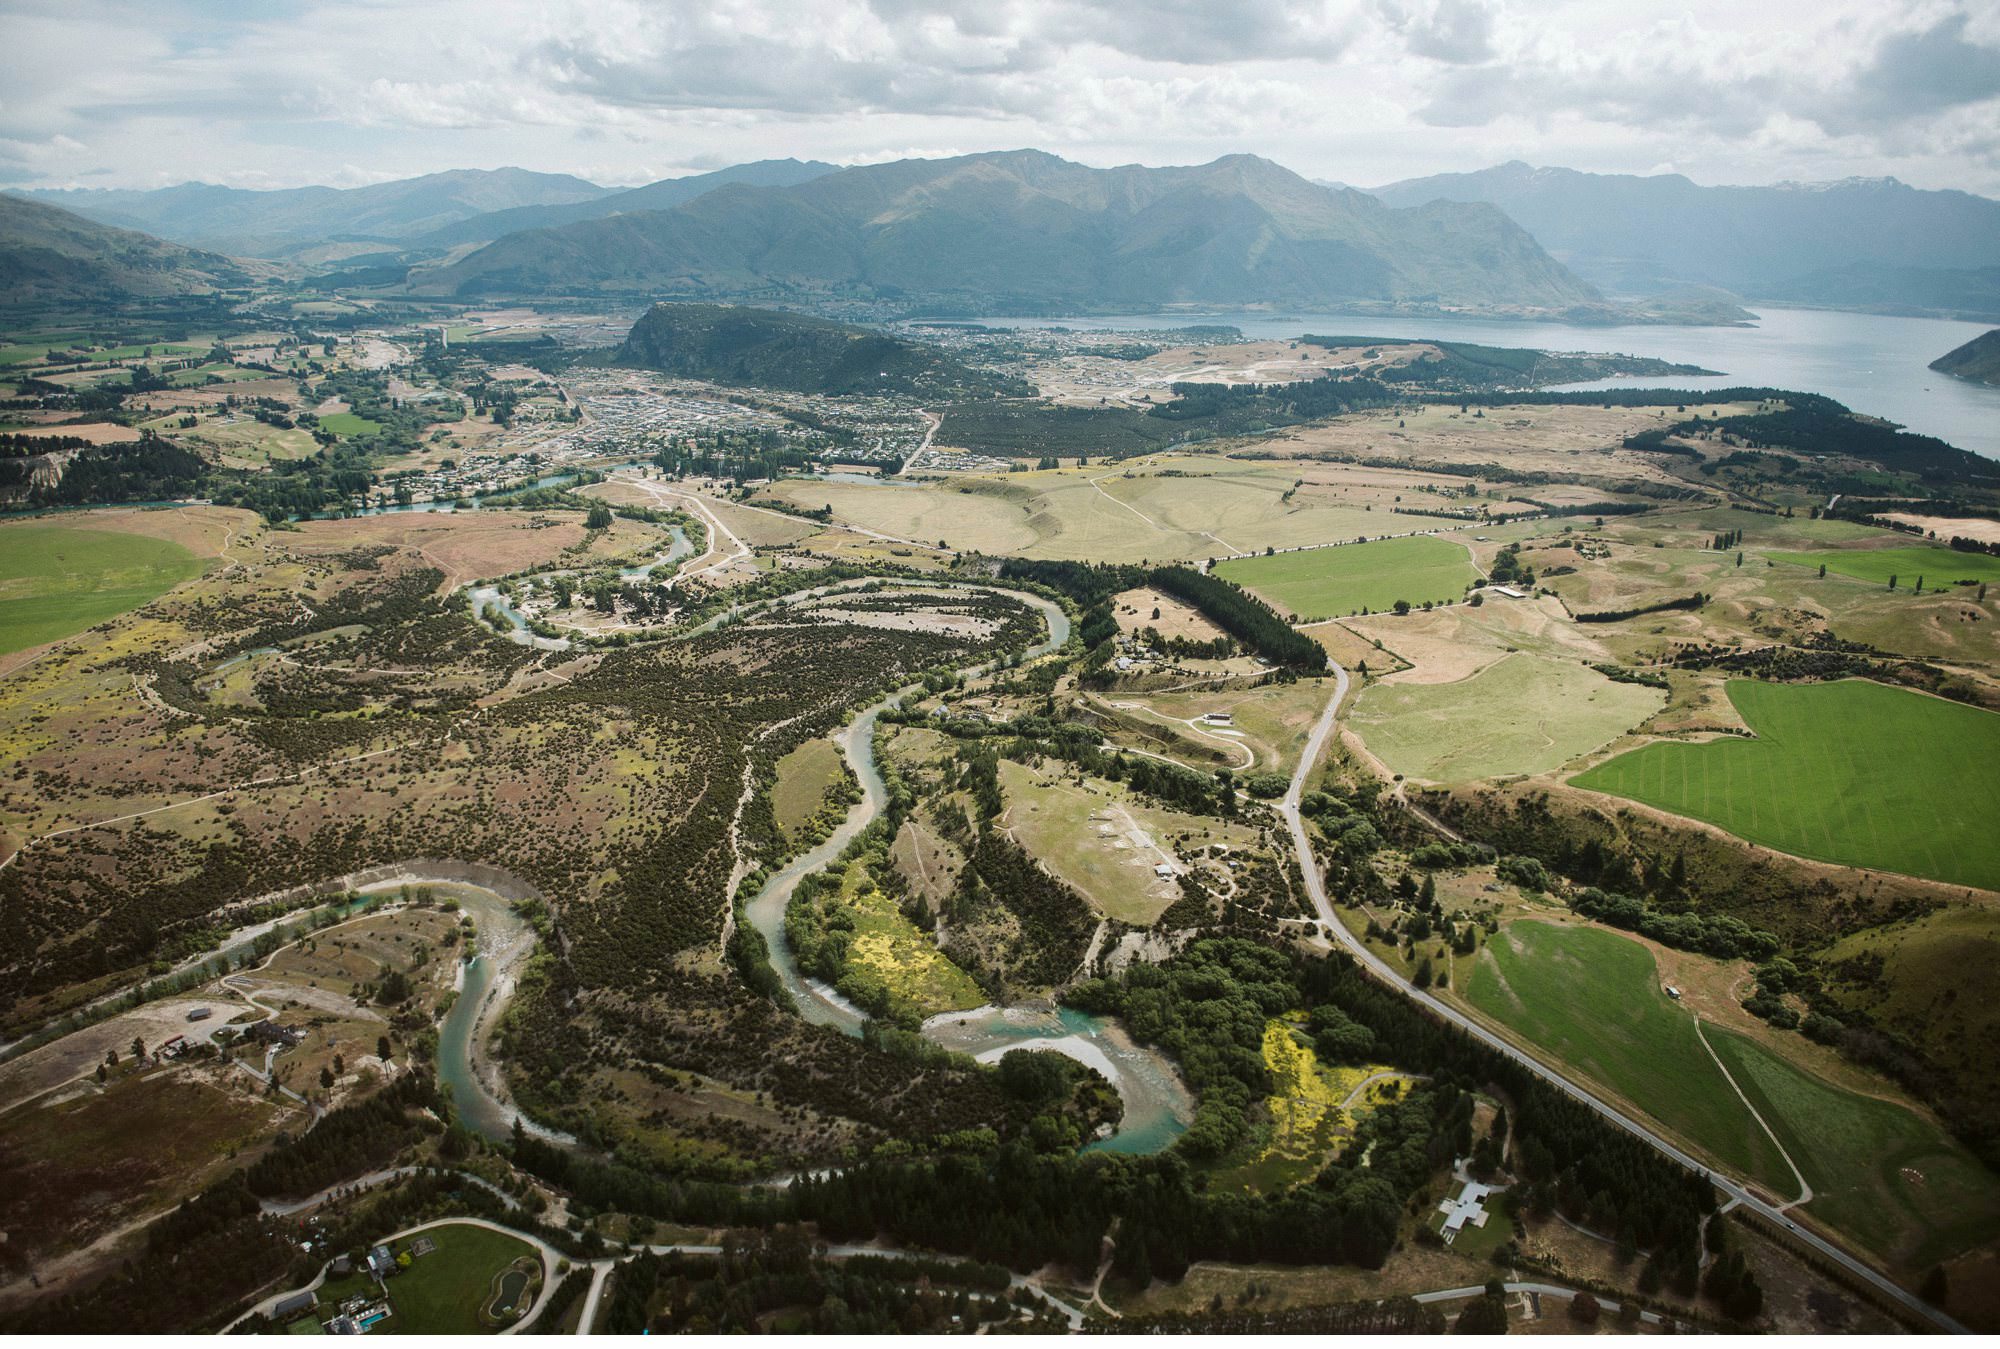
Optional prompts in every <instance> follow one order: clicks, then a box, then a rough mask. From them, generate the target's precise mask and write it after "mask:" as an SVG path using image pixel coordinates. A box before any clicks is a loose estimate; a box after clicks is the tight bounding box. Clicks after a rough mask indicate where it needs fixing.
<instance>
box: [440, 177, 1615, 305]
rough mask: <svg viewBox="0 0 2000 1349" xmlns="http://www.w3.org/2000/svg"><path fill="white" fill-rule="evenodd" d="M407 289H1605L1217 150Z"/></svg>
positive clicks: (1149, 292) (652, 232)
mask: <svg viewBox="0 0 2000 1349" xmlns="http://www.w3.org/2000/svg"><path fill="white" fill-rule="evenodd" d="M411 283H412V286H413V288H414V289H416V290H417V291H419V292H420V293H426V294H433V295H451V296H467V297H470V296H481V295H494V294H502V293H509V294H524V293H525V294H536V293H541V294H581V293H624V294H630V293H638V294H662V293H665V294H672V295H679V296H687V297H690V298H708V297H717V296H725V295H728V296H754V295H759V294H777V295H785V296H788V297H791V298H794V299H798V298H805V299H812V298H821V299H834V298H854V299H865V300H872V301H888V302H892V303H900V304H903V305H905V306H908V307H921V308H929V309H932V310H933V311H937V312H944V311H951V310H960V311H963V312H988V313H991V312H1005V311H1009V310H1012V311H1015V312H1048V311H1050V310H1072V311H1074V310H1083V311H1089V310H1097V311H1100V312H1108V311H1112V310H1118V309H1148V308H1153V307H1157V306H1166V305H1195V306H1200V305H1214V306H1243V305H1262V304H1269V305H1280V306H1299V307H1309V308H1310V307H1320V308H1325V307H1333V306H1357V305H1358V306H1362V307H1378V308H1384V309H1404V310H1413V311H1414V310H1432V311H1435V310H1443V309H1456V310H1479V311H1485V312H1494V313H1501V312H1506V313H1514V314H1520V315H1525V316H1545V317H1554V316H1559V315H1560V316H1564V317H1588V316H1591V315H1593V314H1598V313H1601V312H1603V311H1604V309H1605V306H1604V304H1603V300H1602V297H1601V296H1600V295H1599V294H1598V293H1597V291H1596V290H1595V289H1594V288H1593V287H1591V286H1590V285H1588V284H1586V283H1585V282H1583V281H1580V280H1579V279H1578V278H1577V277H1576V276H1574V275H1573V274H1571V273H1570V272H1569V271H1568V270H1567V269H1566V268H1564V267H1563V266H1562V265H1561V264H1560V263H1558V262H1556V261H1555V260H1554V259H1552V258H1551V257H1549V255H1548V254H1547V253H1546V252H1544V251H1543V250H1542V248H1541V247H1540V246H1539V245H1538V244H1536V242H1535V241H1534V240H1533V239H1532V238H1531V237H1529V235H1528V234H1527V232H1526V231H1524V230H1522V229H1521V228H1520V227H1519V226H1517V225H1515V224H1514V222H1512V221H1511V220H1509V219H1507V217H1506V216H1505V215H1504V214H1503V213H1502V212H1500V211H1498V210H1496V209H1494V208H1492V207H1490V206H1484V205H1460V204H1456V203H1449V202H1441V203H1433V204H1428V205H1424V206H1419V207H1415V208H1411V209H1397V208H1391V207H1388V206H1386V205H1384V204H1383V203H1382V202H1380V201H1378V200H1376V199H1375V198H1373V197H1371V196H1369V195H1367V194H1365V193H1362V192H1356V191H1352V190H1335V189H1329V188H1325V187H1321V186H1319V185H1317V184H1314V183H1311V182H1308V181H1307V180H1306V179H1304V178H1301V177H1299V176H1298V175H1297V174H1295V173H1292V172H1290V171H1289V170H1287V169H1284V168H1281V167H1279V166H1278V165H1276V164H1273V163H1271V162H1270V161H1268V160H1264V159H1259V158H1256V157H1255V156H1251V155H1231V156H1228V157H1225V158H1223V159H1218V160H1216V161H1215V162H1213V163H1211V164H1203V165H1199V166H1195V167H1188V168H1144V167H1139V166H1127V167H1123V168H1115V169H1093V168H1089V167H1086V166H1084V165H1081V164H1074V163H1070V162H1069V161H1067V160H1063V159H1059V158H1057V157H1056V156H1054V155H1050V154H1044V153H1042V152H1040V151H1033V150H1023V151H1008V152H1000V153H992V154H979V155H965V156H961V157H957V158H951V159H934V160H900V161H897V162H895V163H889V164H877V165H869V166H865V167H860V168H851V169H844V170H841V171H839V172H837V173H828V174H823V175H821V176H818V177H815V178H812V179H811V180H810V181H807V182H803V183H800V184H797V185H795V186H790V187H751V186H746V185H742V184H732V185H728V186H723V187H719V188H716V189H715V190H713V191H710V192H707V193H705V194H703V195H701V196H698V197H695V198H694V199H692V200H690V201H687V202H684V203H682V204H680V205H677V206H675V207H673V208H672V209H669V210H663V211H644V212H631V213H627V214H622V215H617V216H612V217H610V218H607V219H601V220H587V221H581V222H578V223H575V224H569V225H563V226H559V227H556V228H551V229H541V230H530V231H527V232H524V233H518V234H510V235H507V236H505V237H503V238H500V239H498V240H496V241H494V242H493V243H491V244H489V245H487V246H486V247H484V248H482V249H480V250H478V251H476V252H474V253H472V254H470V255H469V256H467V257H464V258H462V259H460V260H457V261H455V262H451V263H449V264H448V265H444V266H441V267H437V268H434V269H431V270H428V271H422V272H418V273H415V274H413V275H412V277H411Z"/></svg>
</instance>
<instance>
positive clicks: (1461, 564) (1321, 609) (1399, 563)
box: [1215, 535, 1476, 622]
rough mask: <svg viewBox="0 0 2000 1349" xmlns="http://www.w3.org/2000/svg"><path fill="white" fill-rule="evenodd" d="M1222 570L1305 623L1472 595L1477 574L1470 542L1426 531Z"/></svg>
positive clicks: (1241, 561) (1247, 560)
mask: <svg viewBox="0 0 2000 1349" xmlns="http://www.w3.org/2000/svg"><path fill="white" fill-rule="evenodd" d="M1215 574H1216V575H1218V576H1221V577H1223V578H1225V579H1227V580H1230V581H1234V582H1235V583H1236V584H1238V585H1240V586H1243V587H1244V588H1245V589H1248V590H1252V591H1255V592H1256V593H1257V594H1259V595H1261V596H1263V597H1264V598H1265V599H1267V600H1269V601H1270V602H1271V603H1272V604H1273V605H1274V606H1276V607H1277V608H1278V610H1279V611H1280V612H1285V613H1292V614H1296V615H1298V617H1299V618H1300V620H1302V621H1308V622H1309V621H1311V620H1313V619H1320V618H1339V617H1342V616H1344V615H1347V614H1354V613H1359V612H1360V611H1361V610H1363V609H1368V610H1378V609H1388V608H1391V607H1393V606H1394V605H1395V603H1396V601H1397V600H1408V601H1409V602H1410V603H1411V604H1422V603H1423V602H1424V601H1426V600H1433V601H1449V600H1456V599H1459V598H1460V597H1461V596H1463V595H1464V594H1465V587H1466V586H1467V584H1469V583H1470V582H1471V581H1472V580H1473V578H1474V576H1475V575H1476V573H1475V572H1474V571H1473V568H1472V561H1471V558H1470V556H1469V555H1468V554H1467V553H1466V550H1465V545H1464V544H1462V543H1455V542H1453V541H1451V540H1450V539H1440V538H1434V537H1431V536H1429V535H1420V536H1416V537H1413V538H1407V539H1377V540H1375V542H1373V543H1349V544H1342V545H1340V546H1339V547H1337V548H1312V549H1308V550H1306V551H1304V552H1298V553H1276V554H1273V555H1271V556H1269V557H1235V558H1230V559H1229V560H1228V561H1226V562H1218V563H1217V564H1216V566H1215Z"/></svg>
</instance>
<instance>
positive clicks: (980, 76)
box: [0, 0, 2000, 197]
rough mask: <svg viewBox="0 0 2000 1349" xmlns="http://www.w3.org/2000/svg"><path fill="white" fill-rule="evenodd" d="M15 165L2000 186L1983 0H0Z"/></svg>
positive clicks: (268, 183)
mask: <svg viewBox="0 0 2000 1349" xmlns="http://www.w3.org/2000/svg"><path fill="white" fill-rule="evenodd" d="M0 38H4V40H0V186H14V187H55V186H82V187H160V186H167V185H170V184H174V183H180V182H187V181H201V182H213V183H223V184H228V185H231V186H237V187H296V186H301V185H305V184H312V183H323V184H328V185H332V186H339V187H348V186H358V185H361V184H364V183H370V182H379V181H384V180H387V179H392V178H403V177H410V176H413V175H416V174H420V173H428V172H433V171H437V170H442V169H451V168H497V167H501V166H503V165H518V166H521V167H524V168H530V169H539V170H544V171H549V172H563V173H573V174H576V175H578V176H580V177H584V178H589V179H591V180H593V181H595V182H599V183H603V184H606V185H617V186H624V185H634V184H638V183H644V182H650V181H653V180H655V179H659V178H666V177H676V176H679V175H682V174H686V173H691V172H700V171H705V170H709V169H714V168H719V167H722V166H724V165H728V164H734V163H741V162H743V161H746V160H753V159H767V158H783V157H786V156H795V157H797V158H801V159H824V160H829V161H832V162H835V163H839V164H855V163H871V162H877V161H881V160H888V159H899V158H906V157H912V156H926V157H929V156H942V155H951V154H963V153H971V152H975V151H981V150H996V149H1018V148H1022V147H1033V148H1036V149H1043V150H1049V151H1052V152H1054V153H1056V154H1060V155H1063V156H1065V157H1067V158H1070V159H1074V160H1078V161H1081V162H1083V163H1087V164H1092V165H1097V166H1109V165H1114V164H1128V163H1143V164H1154V165H1158V164H1188V163H1201V162H1205V161H1207V160H1210V159H1214V158H1216V157H1217V156H1219V155H1223V154H1231V153H1238V152H1248V153H1252V154H1259V155H1263V156H1265V157H1267V158H1270V159H1274V160H1277V161H1278V162H1279V163H1281V164H1284V165H1286V166H1287V167H1289V168H1292V169H1294V170H1296V171H1298V172H1300V173H1303V174H1305V175H1307V176H1308V177H1314V178H1320V179H1324V180H1330V181H1339V182H1344V183H1350V184H1354V185H1359V186H1377V185H1380V184H1384V183H1389V182H1393V181H1397V180H1400V179H1403V178H1410V177H1418V176H1422V175H1426V174H1431V173H1440V172H1458V171H1467V170H1472V169H1477V168H1482V167H1486V166H1488V165H1491V164H1496V163H1502V162H1505V161H1507V160H1514V159H1519V160H1526V161H1527V162H1529V163H1533V164H1538V165H1561V166H1565V167H1570V168H1578V169H1584V170H1589V171H1595V172H1607V173H1664V172H1678V173H1685V174H1687V175H1688V176H1689V177H1691V178H1693V179H1695V180H1696V181H1697V182H1703V183H1766V182H1777V181H1783V180H1790V181H1823V180H1831V179H1838V178H1845V177H1851V176H1865V177H1879V176H1894V177H1897V178H1900V179H1902V180H1903V181H1905V182H1908V183H1912V184H1915V185H1917V186H1919V187H1931V188H1947V187H1951V188H1961V189H1964V190H1967V191H1973V192H1979V193H1982V194H1984V195H1988V196H1997V197H2000V4H1996V3H1993V2H1992V0H1980V3H1978V4H1972V5H1968V4H1966V3H1964V0H1934V2H1926V0H1911V2H1908V3H1893V4H1892V3H1885V0H1680V3H1672V4H1660V3H1650V2H1647V3H1635V2H1633V0H1624V2H1622V3H1621V0H1581V2H1574V3H1569V2H1564V0H1545V2H1536V0H1322V2H1317V3H1315V2H1311V0H1291V2H1290V3H1274V2H1273V0H1233V2H1230V0H966V2H965V3H925V2H924V0H702V2H699V3H687V2H685V0H653V2H651V3H639V2H638V0H340V2H339V3H327V2H325V0H263V3H259V4H255V5H245V4H241V3H238V2H237V0H86V2H85V3H78V0H0Z"/></svg>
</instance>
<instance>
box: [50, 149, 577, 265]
mask: <svg viewBox="0 0 2000 1349" xmlns="http://www.w3.org/2000/svg"><path fill="white" fill-rule="evenodd" d="M19 195H22V196H26V197H29V198H31V199H33V200H36V201H40V202H42V203H44V204H46V205H50V206H60V207H62V208H63V209H64V210H67V211H74V212H76V213H77V214H78V215H81V216H85V217H87V218H89V219H91V220H95V221H97V222H98V223H99V224H104V225H116V226H118V227H119V228H121V229H130V230H144V231H145V232H146V233H148V234H156V235H159V236H160V237H161V238H164V239H171V240H173V241H175V242H176V243H182V244H187V245H189V246H190V247H195V248H207V249H213V250H214V251H216V252H218V253H233V254H236V255H238V256H240V257H252V258H288V257H291V256H293V255H294V254H296V253H297V252H298V251H299V250H300V249H301V248H304V247H308V246H311V245H316V244H323V243H326V242H328V241H331V240H341V239H358V240H361V241H370V242H388V241H399V240H403V239H407V238H411V237H414V236H417V235H421V234H423V233H426V232H428V231H431V230H437V229H441V228H443V227H445V226H447V225H452V224H456V223H458V222H460V221H464V220H468V219H471V218H473V217H475V216H481V215H486V214H490V213H492V212H496V211H507V210H513V209H519V208H522V207H535V206H556V205H564V204H570V203H580V202H588V201H594V200H596V199H598V198H601V197H607V196H612V195H615V194H614V193H613V192H612V191H611V189H609V188H603V187H599V186H598V185H597V184H595V183H588V182H585V181H584V180H583V179H581V178H573V177H571V176H570V175H568V174H566V173H533V172H530V171H529V170H527V169H453V170H451V171H449V172H446V173H427V174H425V175H424V176H422V177H421V178H402V179H398V180H397V181H395V182H389V183H375V184H372V185H370V186H367V187H347V188H339V187H294V188H283V189H279V190H275V191H252V190H249V189H245V188H235V187H217V186H215V185H213V184H210V183H182V184H181V185H180V186H178V187H167V188H159V189H156V190H153V191H133V190H126V189H102V188H63V189H44V190H40V191H28V192H23V193H20V194H19Z"/></svg>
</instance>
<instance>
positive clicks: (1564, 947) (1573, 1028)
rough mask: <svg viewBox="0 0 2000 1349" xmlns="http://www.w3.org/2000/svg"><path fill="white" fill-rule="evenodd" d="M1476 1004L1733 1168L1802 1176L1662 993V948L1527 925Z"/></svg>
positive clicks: (1479, 987)
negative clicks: (1657, 954) (1657, 957)
mask: <svg viewBox="0 0 2000 1349" xmlns="http://www.w3.org/2000/svg"><path fill="white" fill-rule="evenodd" d="M1464 991H1465V997H1466V1000H1467V1001H1469V1002H1470V1003H1471V1004H1472V1005H1473V1006H1474V1007H1476V1008H1478V1009H1479V1010H1480V1011H1482V1012H1484V1013H1486V1015H1488V1016H1490V1017H1492V1018H1493V1019H1494V1020H1495V1021H1498V1022H1500V1023H1502V1024H1503V1025H1506V1026H1509V1027H1511V1028H1512V1029H1513V1030H1514V1031H1516V1032H1517V1033H1519V1034H1520V1035H1521V1036H1523V1037H1524V1038H1526V1039H1527V1040H1529V1041H1530V1042H1532V1043H1533V1044H1535V1045H1537V1046H1539V1047H1540V1048H1541V1049H1542V1050H1543V1051H1544V1052H1546V1053H1548V1054H1551V1055H1553V1056H1554V1057H1555V1058H1556V1059H1558V1060H1560V1061H1561V1062H1564V1063H1568V1064H1571V1065H1574V1066H1575V1067H1577V1068H1579V1069H1581V1070H1582V1071H1584V1072H1586V1073H1588V1074H1589V1075H1590V1076H1592V1077H1594V1078H1596V1079H1597V1080H1598V1081H1600V1082H1602V1083H1604V1084H1605V1085H1606V1086H1608V1087H1610V1088H1611V1089H1612V1090H1613V1091H1615V1092H1617V1093H1618V1094H1620V1095H1621V1096H1624V1097H1625V1098H1626V1099H1627V1100H1630V1101H1631V1102H1632V1103H1633V1104H1635V1105H1637V1106H1638V1107H1639V1108H1640V1109H1642V1110H1644V1111H1645V1112H1646V1113H1647V1114H1649V1115H1651V1116H1652V1117H1653V1118H1654V1119H1657V1120H1659V1121H1660V1122H1661V1123H1662V1124H1664V1125H1666V1126H1667V1127H1668V1128H1670V1129H1673V1130H1674V1131H1676V1132H1678V1133H1680V1134H1682V1135H1683V1136H1685V1137H1687V1138H1689V1139H1691V1140H1693V1141H1694V1142H1695V1143H1697V1144H1699V1145H1700V1146H1701V1147H1702V1148H1703V1149H1704V1150H1706V1151H1708V1152H1710V1153H1712V1154H1713V1155H1714V1156H1715V1157H1717V1158H1718V1159H1719V1160H1721V1161H1722V1162H1724V1163H1726V1164H1727V1165H1728V1166H1729V1167H1730V1168H1731V1169H1732V1170H1734V1171H1736V1172H1738V1173H1739V1174H1742V1175H1746V1176H1749V1177H1750V1178H1751V1179H1753V1180H1757V1181H1759V1182H1761V1183H1762V1184H1764V1185H1766V1186H1768V1187H1770V1188H1771V1190H1772V1191H1773V1192H1774V1193H1779V1192H1782V1193H1786V1194H1789V1193H1790V1191H1791V1189H1792V1173H1791V1169H1790V1168H1789V1167H1787V1166H1786V1165H1785V1161H1784V1158H1782V1157H1780V1156H1779V1155H1778V1151H1777V1149H1776V1148H1774V1147H1772V1146H1771V1140H1770V1139H1769V1138H1767V1137H1766V1136H1765V1135H1764V1131H1763V1130H1761V1129H1759V1128H1758V1127H1757V1123H1756V1121H1755V1120H1753V1119H1751V1118H1750V1113H1749V1112H1748V1111H1746V1110H1745V1109H1744V1108H1743V1103H1742V1102H1741V1101H1739V1100H1737V1099H1736V1093H1734V1092H1732V1091H1731V1090H1730V1089H1729V1084H1728V1082H1726V1081H1724V1080H1723V1077H1722V1074H1721V1073H1719V1072H1717V1071H1716V1069H1715V1061H1714V1060H1713V1059H1711V1058H1709V1056H1708V1051H1706V1050H1704V1049H1703V1048H1702V1047H1701V1042H1700V1041H1699V1040H1697V1039H1696V1038H1695V1031H1694V1019H1693V1018H1692V1017H1690V1016H1689V1015H1688V1014H1687V1013H1686V1012H1684V1011H1682V1010H1681V1009H1679V1008H1677V1007H1676V1006H1674V1004H1673V1002H1672V1001H1670V1000H1669V999H1668V997H1667V995H1666V994H1665V993H1664V992H1663V991H1662V990H1661V988H1660V980H1659V975H1658V971H1657V970H1656V969H1655V968H1654V965H1653V955H1652V952H1650V951H1648V950H1647V949H1646V948H1645V947H1644V946H1641V945H1640V944H1639V943H1638V942H1635V941H1630V940H1628V939H1626V938H1624V937H1620V936H1617V935H1615V934H1613V933H1610V932H1605V931H1602V930H1600V929H1596V928H1583V927H1576V928H1566V927H1553V926H1551V925H1549V924H1547V923H1533V922H1517V923H1514V924H1511V925H1510V926H1508V927H1507V928H1506V929H1505V930H1504V931H1503V933H1502V935H1501V937H1499V938H1498V939H1496V940H1494V941H1493V942H1491V943H1490V944H1489V945H1488V946H1487V947H1486V948H1485V950H1484V951H1483V952H1482V953H1481V954H1480V956H1479V959H1478V962H1477V963H1476V964H1475V965H1474V966H1473V969H1472V975H1471V977H1470V978H1469V979H1467V980H1465V983H1464Z"/></svg>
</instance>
